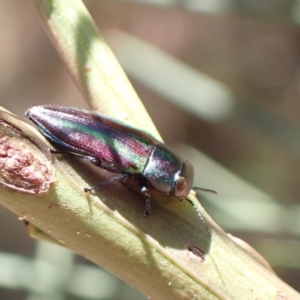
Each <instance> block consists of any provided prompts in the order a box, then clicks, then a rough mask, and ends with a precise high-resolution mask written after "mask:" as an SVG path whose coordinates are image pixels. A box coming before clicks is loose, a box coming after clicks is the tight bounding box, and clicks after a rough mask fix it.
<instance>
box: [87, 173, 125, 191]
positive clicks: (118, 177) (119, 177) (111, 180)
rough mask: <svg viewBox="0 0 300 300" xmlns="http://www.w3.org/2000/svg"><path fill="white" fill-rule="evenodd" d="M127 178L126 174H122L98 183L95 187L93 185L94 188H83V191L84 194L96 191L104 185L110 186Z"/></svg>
mask: <svg viewBox="0 0 300 300" xmlns="http://www.w3.org/2000/svg"><path fill="white" fill-rule="evenodd" d="M128 177H129V175H128V174H122V175H119V176H116V177H113V178H111V179H109V180H106V181H102V182H100V183H98V184H96V185H94V186H92V187H90V188H84V191H85V192H91V191H94V190H96V189H98V188H99V187H101V186H104V185H107V184H111V183H114V182H116V181H120V180H123V179H126V178H128Z"/></svg>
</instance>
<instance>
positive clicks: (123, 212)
mask: <svg viewBox="0 0 300 300" xmlns="http://www.w3.org/2000/svg"><path fill="white" fill-rule="evenodd" d="M30 2H31V3H32V5H33V7H34V9H35V11H36V13H37V15H38V17H39V19H40V21H41V23H42V24H43V26H44V27H45V29H46V31H47V32H48V34H49V36H50V37H51V39H52V41H53V43H54V45H55V47H56V48H57V49H58V51H59V53H60V54H61V56H62V58H63V60H64V62H65V64H66V66H67V68H68V69H69V71H70V73H71V75H72V77H73V79H74V81H75V82H76V84H77V85H78V87H79V88H80V90H81V91H82V93H83V95H84V96H85V98H86V99H87V101H88V102H89V103H90V104H91V106H92V107H93V108H96V109H98V110H100V111H102V112H105V113H107V114H109V115H110V116H112V117H117V118H119V119H121V120H123V121H126V122H127V123H131V124H132V125H135V126H137V127H139V128H143V129H147V131H148V132H151V133H152V134H153V135H156V136H158V134H157V133H156V130H155V127H154V126H153V124H152V123H151V121H150V119H149V117H148V115H147V113H146V112H145V110H144V108H143V106H142V104H140V102H139V101H138V99H137V96H136V94H135V93H134V91H133V90H132V87H131V85H130V84H129V82H128V80H127V79H126V77H125V75H124V73H123V71H122V70H121V68H120V66H119V65H118V63H117V62H116V60H115V58H114V57H113V55H112V54H111V52H110V50H109V49H108V47H107V45H106V44H105V42H104V41H103V39H102V38H101V37H100V36H99V33H98V31H97V29H96V26H95V24H94V23H93V20H92V19H91V17H90V15H89V14H88V12H87V10H86V8H85V7H84V5H83V4H82V2H81V1H78V0H52V1H50V0H43V1H42V0H39V1H38V0H30ZM45 159H46V158H45ZM54 167H55V169H56V181H55V183H54V184H53V186H52V187H51V188H50V190H49V192H48V193H47V194H46V195H43V196H30V195H24V194H21V193H18V192H15V191H11V190H9V189H5V188H1V191H0V195H1V196H0V201H1V204H2V205H4V206H5V207H7V208H8V209H10V210H12V211H13V212H15V213H16V214H18V215H20V216H22V217H24V218H25V219H26V220H27V221H29V222H30V223H32V224H33V225H35V226H36V227H38V228H39V229H41V230H42V231H43V232H45V233H47V234H48V235H49V236H50V237H52V238H53V239H54V240H56V241H58V242H59V243H61V244H62V245H64V246H65V247H67V248H69V249H71V250H73V251H75V252H76V253H78V254H80V255H83V256H84V257H86V258H87V259H89V260H91V261H93V262H94V263H96V264H98V265H100V266H102V267H104V268H106V269H107V270H109V271H110V272H112V273H114V274H116V275H117V276H119V277H120V278H122V279H124V280H125V281H127V282H128V283H130V284H131V285H133V286H135V287H136V288H137V289H139V290H140V291H142V292H144V293H145V294H146V295H147V296H149V297H150V298H151V299H161V300H163V299H239V300H241V299H276V298H280V297H282V295H284V297H286V298H288V299H300V297H299V295H298V294H297V293H296V292H295V291H294V290H293V289H292V288H290V287H289V286H287V285H286V284H285V283H284V282H282V281H281V280H280V279H279V278H278V277H277V276H276V275H274V273H273V272H272V271H270V270H269V269H268V268H266V267H265V266H263V265H262V264H261V263H260V262H259V261H258V260H256V259H255V258H253V257H252V255H250V254H249V253H250V252H251V251H250V252H248V251H246V250H245V249H244V248H242V247H240V246H238V245H237V244H236V243H235V242H234V241H233V240H232V239H230V238H229V237H228V236H227V235H226V233H225V232H223V231H222V230H221V229H220V228H219V227H218V226H217V225H216V224H215V223H214V222H213V221H212V220H210V218H209V217H208V216H207V215H206V213H205V212H204V211H203V209H202V208H201V206H200V205H199V209H200V211H201V213H202V214H203V215H204V217H205V219H206V220H207V224H208V226H209V228H210V229H211V230H212V236H211V237H209V236H208V234H207V232H206V231H205V228H203V226H202V224H201V222H200V221H199V218H198V216H197V214H196V213H195V211H194V209H193V208H192V207H191V205H189V203H187V201H183V202H179V201H177V200H174V199H170V197H166V196H162V195H160V194H159V193H156V194H154V195H153V202H152V206H151V216H150V217H149V218H148V219H146V218H144V217H143V207H144V199H143V198H141V197H138V195H137V194H136V193H133V192H132V191H131V190H130V189H128V188H127V187H126V186H124V185H122V184H116V185H115V184H114V185H111V186H106V187H105V188H103V189H99V190H97V192H96V193H92V194H85V193H84V192H83V190H82V188H83V187H85V186H91V185H93V184H95V183H97V181H101V180H103V178H104V177H105V173H103V172H101V170H100V169H99V170H95V169H90V168H89V166H88V165H85V166H84V167H83V163H82V162H80V161H77V160H75V159H68V158H63V159H62V160H61V161H58V160H55V164H54ZM193 201H197V200H196V199H195V198H193ZM191 246H192V247H193V249H198V250H199V251H194V252H193V251H190V250H189V249H191ZM199 253H205V258H204V260H203V257H202V256H201V255H198V254H199Z"/></svg>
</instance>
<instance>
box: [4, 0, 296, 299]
mask: <svg viewBox="0 0 300 300" xmlns="http://www.w3.org/2000/svg"><path fill="white" fill-rule="evenodd" d="M85 3H86V5H87V8H88V9H89V11H90V13H91V14H92V15H93V17H94V19H95V21H96V23H97V24H98V26H99V29H100V31H101V32H102V33H103V35H104V37H105V38H106V40H107V42H108V44H109V46H110V47H111V48H112V50H113V52H114V53H115V54H116V56H117V58H118V59H119V61H120V63H121V65H122V66H123V67H124V69H125V71H126V73H127V74H128V76H129V78H130V80H131V82H132V84H133V86H134V88H135V89H136V91H137V93H138V94H139V96H140V98H141V99H142V101H143V103H144V105H145V106H146V108H147V110H148V112H149V114H150V115H151V117H152V119H153V121H154V123H155V124H156V126H157V128H158V130H159V132H160V133H161V135H162V137H163V138H164V141H165V142H166V143H167V144H169V145H171V146H172V147H173V148H175V149H177V151H178V152H180V153H181V154H182V155H183V156H184V157H185V158H186V159H188V160H190V161H191V162H192V163H193V165H194V167H195V169H196V179H195V185H197V186H203V187H206V188H211V189H214V190H217V191H218V196H210V195H205V194H199V199H200V200H201V203H202V205H203V206H204V207H205V209H206V210H207V211H208V213H209V214H210V215H211V216H212V218H213V219H214V220H215V221H216V222H217V223H218V224H219V225H220V226H222V227H223V228H224V230H226V231H227V232H229V233H231V234H233V235H235V236H237V237H239V238H241V239H243V240H245V241H246V242H247V243H249V244H250V245H251V246H252V247H253V248H255V249H256V250H257V251H258V252H259V253H261V254H262V255H263V256H264V257H265V258H266V259H267V261H268V262H269V263H270V264H271V266H272V267H273V269H274V270H275V272H276V273H277V274H278V276H279V277H281V278H282V279H283V280H284V281H286V282H287V283H288V284H290V285H291V286H292V287H294V288H295V289H296V290H298V291H300V255H299V253H300V239H299V236H300V172H299V170H300V68H299V67H300V30H299V25H300V24H299V23H300V1H299V0H294V1H292V0H284V1H282V0H264V1H261V0H260V1H256V0H135V1H134V0H131V1H130V0H128V1H125V0H123V1H113V0H110V1H108V0H107V1H104V0H101V1H100V0H98V1H91V0H90V1H85ZM0 16H1V17H0V40H1V47H0V62H1V63H0V65H1V70H2V71H1V73H0V104H1V106H3V107H5V108H6V109H8V110H10V111H12V112H13V113H15V114H17V115H19V116H21V117H22V116H23V115H24V112H25V110H26V109H27V108H28V107H30V106H31V105H33V104H45V103H57V104H62V105H69V106H78V107H86V104H85V102H84V99H83V97H82V96H81V94H80V93H79V91H78V90H77V89H76V86H75V85H74V84H73V82H72V81H71V79H70V77H69V75H68V73H67V71H66V70H65V68H64V65H63V63H62V61H61V60H60V58H59V56H58V54H57V53H56V52H55V50H54V48H53V46H52V45H51V43H50V41H49V39H48V37H47V36H46V34H45V32H44V31H43V29H42V28H41V26H40V24H39V23H38V21H37V19H36V17H35V15H34V12H33V11H32V10H31V8H30V5H29V1H28V2H27V1H24V2H23V1H17V0H2V1H1V2H0ZM24 119H25V118H24ZM0 228H1V229H0V299H7V300H12V299H18V300H19V299H21V300H22V299H120V300H122V299H131V300H132V299H133V300H134V299H137V300H139V299H146V297H145V296H143V295H141V294H140V293H139V292H137V291H135V290H134V289H133V288H131V287H130V286H128V285H127V284H126V283H124V282H122V281H121V280H119V279H117V278H115V277H114V276H113V275H111V274H109V273H107V272H106V271H105V270H102V269H100V268H99V267H97V266H94V265H92V264H91V263H89V262H88V261H86V260H84V259H83V258H81V257H77V256H76V255H74V254H73V253H71V252H69V251H67V250H65V249H63V248H61V247H57V246H53V245H50V244H47V243H41V242H36V241H34V240H32V239H31V238H29V237H28V234H27V230H26V227H25V226H24V225H23V223H22V222H20V221H19V220H18V218H17V216H15V215H13V214H12V213H10V212H9V211H7V210H5V209H4V208H1V207H0Z"/></svg>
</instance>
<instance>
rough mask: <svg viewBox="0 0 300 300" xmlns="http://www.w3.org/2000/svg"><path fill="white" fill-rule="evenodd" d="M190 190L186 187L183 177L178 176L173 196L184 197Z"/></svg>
mask: <svg viewBox="0 0 300 300" xmlns="http://www.w3.org/2000/svg"><path fill="white" fill-rule="evenodd" d="M189 192H190V190H189V189H188V186H187V183H186V180H185V178H184V177H182V176H179V177H178V179H177V180H176V182H175V186H174V197H176V198H181V199H184V198H186V197H187V196H188V194H189Z"/></svg>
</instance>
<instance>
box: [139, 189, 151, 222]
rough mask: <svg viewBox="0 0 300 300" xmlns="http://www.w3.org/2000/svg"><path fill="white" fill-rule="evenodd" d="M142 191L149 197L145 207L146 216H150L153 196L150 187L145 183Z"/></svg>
mask: <svg viewBox="0 0 300 300" xmlns="http://www.w3.org/2000/svg"><path fill="white" fill-rule="evenodd" d="M141 192H142V193H143V194H144V195H145V196H146V197H147V198H146V203H145V209H144V216H145V217H149V215H150V204H151V198H150V195H149V194H148V188H147V187H146V186H145V185H143V186H141Z"/></svg>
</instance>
